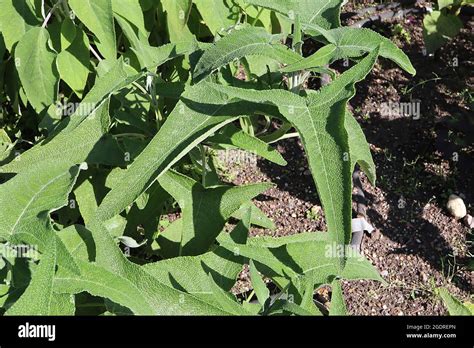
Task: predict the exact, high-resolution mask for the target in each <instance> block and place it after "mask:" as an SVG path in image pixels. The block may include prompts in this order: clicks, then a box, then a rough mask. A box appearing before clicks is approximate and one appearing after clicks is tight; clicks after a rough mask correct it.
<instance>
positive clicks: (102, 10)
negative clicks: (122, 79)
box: [69, 0, 117, 60]
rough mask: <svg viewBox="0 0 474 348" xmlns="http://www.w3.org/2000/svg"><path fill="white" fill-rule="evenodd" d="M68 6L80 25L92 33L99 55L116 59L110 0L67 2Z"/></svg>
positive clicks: (70, 0)
mask: <svg viewBox="0 0 474 348" xmlns="http://www.w3.org/2000/svg"><path fill="white" fill-rule="evenodd" d="M69 6H71V9H72V10H73V11H74V13H75V14H76V15H77V17H79V19H80V20H81V22H82V23H84V24H85V25H86V27H87V28H89V29H90V31H92V32H93V33H94V35H95V36H96V38H97V41H95V43H96V45H97V48H98V49H99V51H100V53H102V54H103V55H104V57H105V58H106V59H111V60H115V59H116V58H117V44H116V42H115V26H114V16H113V10H112V0H69Z"/></svg>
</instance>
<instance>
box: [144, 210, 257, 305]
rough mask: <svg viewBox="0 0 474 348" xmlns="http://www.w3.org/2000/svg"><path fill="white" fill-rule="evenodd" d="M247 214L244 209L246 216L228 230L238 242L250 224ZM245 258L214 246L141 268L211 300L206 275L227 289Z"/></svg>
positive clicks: (169, 283)
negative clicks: (202, 251)
mask: <svg viewBox="0 0 474 348" xmlns="http://www.w3.org/2000/svg"><path fill="white" fill-rule="evenodd" d="M250 214H251V212H250V211H249V210H248V209H247V211H246V213H245V217H244V219H243V220H242V221H240V222H239V223H238V224H237V226H236V227H235V228H234V230H233V231H232V232H231V233H230V236H229V237H230V238H231V239H232V240H233V241H234V242H235V243H237V244H245V242H246V240H247V235H248V229H249V226H250ZM243 262H244V258H243V257H242V256H240V255H238V254H236V253H234V251H229V250H227V249H225V248H223V247H217V248H215V249H214V250H213V251H209V252H207V253H205V254H202V255H199V256H181V257H175V258H172V259H167V260H162V261H158V262H153V263H149V264H146V265H144V266H143V269H144V270H145V271H147V272H148V273H149V274H151V275H153V276H154V277H155V278H158V279H162V280H163V281H166V284H167V285H168V286H171V287H174V288H176V289H183V290H185V291H186V292H188V293H191V294H193V293H194V294H199V295H200V296H202V297H207V298H208V301H213V297H214V292H213V291H212V289H213V286H212V285H211V284H210V279H209V278H208V275H211V276H212V279H213V281H214V282H215V283H216V284H217V285H218V286H219V287H220V288H221V289H222V290H224V291H230V289H231V288H232V286H233V285H234V284H235V280H236V278H237V275H238V274H239V272H240V271H241V270H242V266H243Z"/></svg>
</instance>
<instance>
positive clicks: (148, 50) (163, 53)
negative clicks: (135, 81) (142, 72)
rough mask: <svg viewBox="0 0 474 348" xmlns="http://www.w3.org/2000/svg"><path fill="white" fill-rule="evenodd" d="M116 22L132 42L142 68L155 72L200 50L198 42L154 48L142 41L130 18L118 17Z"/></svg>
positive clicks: (183, 42) (192, 41)
mask: <svg viewBox="0 0 474 348" xmlns="http://www.w3.org/2000/svg"><path fill="white" fill-rule="evenodd" d="M115 18H116V20H117V22H118V23H119V24H120V26H121V27H122V29H123V31H124V33H125V35H126V36H127V38H128V39H129V40H130V45H131V48H132V51H133V52H134V53H135V54H136V56H137V59H138V61H139V62H140V66H141V67H142V68H147V69H149V70H155V69H156V68H157V67H158V66H160V65H161V64H164V63H166V62H167V61H168V60H171V59H173V58H176V57H179V56H182V55H184V54H190V53H192V52H194V51H196V50H197V49H198V44H197V41H196V40H194V39H193V40H189V41H182V42H173V43H169V44H165V45H162V46H160V47H153V46H150V45H149V44H148V43H147V40H143V39H142V40H141V39H140V38H139V37H138V36H137V34H136V33H135V31H134V30H133V28H132V26H131V25H130V23H129V21H128V18H124V17H121V16H120V15H116V17H115Z"/></svg>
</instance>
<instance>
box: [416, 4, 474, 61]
mask: <svg viewBox="0 0 474 348" xmlns="http://www.w3.org/2000/svg"><path fill="white" fill-rule="evenodd" d="M462 6H472V0H438V2H437V8H436V10H434V11H431V12H430V13H429V14H427V15H426V16H425V18H424V19H423V37H424V40H425V45H426V50H427V52H428V53H433V52H435V51H436V50H438V49H439V48H440V47H441V46H443V45H444V44H445V43H446V42H448V41H449V40H451V39H453V38H454V37H455V36H456V35H457V34H459V32H460V31H461V29H462V27H463V23H462V21H461V20H460V19H459V13H460V11H461V7H462Z"/></svg>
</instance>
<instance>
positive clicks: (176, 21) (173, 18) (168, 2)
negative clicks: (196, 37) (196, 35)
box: [161, 0, 193, 43]
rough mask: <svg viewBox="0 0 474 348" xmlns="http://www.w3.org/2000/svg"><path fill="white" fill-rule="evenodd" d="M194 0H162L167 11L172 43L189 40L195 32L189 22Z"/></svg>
mask: <svg viewBox="0 0 474 348" xmlns="http://www.w3.org/2000/svg"><path fill="white" fill-rule="evenodd" d="M192 4H193V2H192V0H162V1H161V5H162V6H163V9H164V10H165V11H166V14H167V17H166V23H167V25H168V34H169V37H170V41H171V42H172V43H174V42H179V41H189V40H191V39H192V38H193V34H192V33H191V31H190V30H189V28H188V26H187V24H188V20H189V14H190V13H191V9H192Z"/></svg>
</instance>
